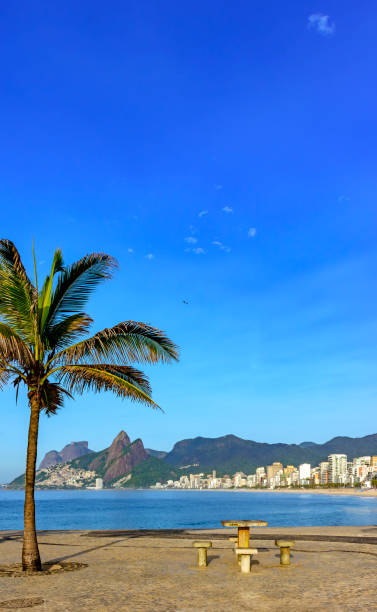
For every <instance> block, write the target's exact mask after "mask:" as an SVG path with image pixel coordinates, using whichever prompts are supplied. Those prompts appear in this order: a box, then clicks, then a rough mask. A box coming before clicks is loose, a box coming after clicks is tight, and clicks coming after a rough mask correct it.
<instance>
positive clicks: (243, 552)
mask: <svg viewBox="0 0 377 612" xmlns="http://www.w3.org/2000/svg"><path fill="white" fill-rule="evenodd" d="M236 554H237V555H238V558H239V559H240V565H241V573H242V574H250V569H251V557H252V556H253V555H257V554H258V551H257V549H256V548H236Z"/></svg>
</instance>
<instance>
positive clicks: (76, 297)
mask: <svg viewBox="0 0 377 612" xmlns="http://www.w3.org/2000/svg"><path fill="white" fill-rule="evenodd" d="M116 267H117V262H116V260H115V259H114V258H113V257H110V255H106V254H105V253H91V254H90V255H86V256H85V257H83V258H82V259H80V260H79V261H77V262H75V263H74V264H72V265H71V266H69V267H66V268H64V269H63V271H62V272H61V273H60V276H59V279H58V282H57V285H56V287H55V289H54V291H53V293H52V296H51V305H50V307H49V313H48V315H47V318H46V321H45V327H47V326H51V325H56V324H57V323H60V322H61V321H62V320H63V319H64V318H65V317H68V316H71V315H72V314H76V313H77V312H81V311H82V309H83V307H84V306H85V304H86V302H87V301H88V299H89V297H90V295H91V293H92V292H93V290H94V289H95V288H96V287H97V285H98V284H99V283H100V282H102V281H104V280H107V279H109V278H111V276H112V272H113V270H114V269H115V268H116Z"/></svg>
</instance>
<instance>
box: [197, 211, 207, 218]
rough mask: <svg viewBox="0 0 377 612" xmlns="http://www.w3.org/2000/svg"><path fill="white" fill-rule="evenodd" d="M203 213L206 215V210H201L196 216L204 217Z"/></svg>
mask: <svg viewBox="0 0 377 612" xmlns="http://www.w3.org/2000/svg"><path fill="white" fill-rule="evenodd" d="M204 215H208V210H201V211H200V213H199V214H198V217H204Z"/></svg>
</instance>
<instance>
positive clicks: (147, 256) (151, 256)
mask: <svg viewBox="0 0 377 612" xmlns="http://www.w3.org/2000/svg"><path fill="white" fill-rule="evenodd" d="M145 258H146V259H154V255H153V253H148V255H146V256H145Z"/></svg>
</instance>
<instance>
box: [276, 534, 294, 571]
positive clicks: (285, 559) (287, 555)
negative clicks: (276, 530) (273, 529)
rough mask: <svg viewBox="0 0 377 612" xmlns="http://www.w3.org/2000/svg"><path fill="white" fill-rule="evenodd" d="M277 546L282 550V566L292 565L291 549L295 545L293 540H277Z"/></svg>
mask: <svg viewBox="0 0 377 612" xmlns="http://www.w3.org/2000/svg"><path fill="white" fill-rule="evenodd" d="M275 545H276V546H279V548H280V565H283V566H287V565H290V564H291V548H292V547H293V546H294V545H295V542H294V541H293V540H275Z"/></svg>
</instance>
